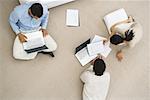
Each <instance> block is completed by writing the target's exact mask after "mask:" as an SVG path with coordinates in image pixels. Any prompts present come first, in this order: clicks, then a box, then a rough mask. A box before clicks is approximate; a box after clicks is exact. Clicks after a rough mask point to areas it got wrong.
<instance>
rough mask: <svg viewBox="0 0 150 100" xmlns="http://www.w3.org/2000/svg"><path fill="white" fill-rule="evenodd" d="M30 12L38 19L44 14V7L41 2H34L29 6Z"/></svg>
mask: <svg viewBox="0 0 150 100" xmlns="http://www.w3.org/2000/svg"><path fill="white" fill-rule="evenodd" d="M29 14H30V16H31V17H33V18H35V19H38V18H40V17H41V16H42V15H43V7H42V5H41V4H40V3H34V4H32V5H31V7H30V8H29Z"/></svg>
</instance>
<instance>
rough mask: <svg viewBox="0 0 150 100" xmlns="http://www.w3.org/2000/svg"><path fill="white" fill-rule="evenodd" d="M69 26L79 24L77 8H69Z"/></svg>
mask: <svg viewBox="0 0 150 100" xmlns="http://www.w3.org/2000/svg"><path fill="white" fill-rule="evenodd" d="M66 25H67V26H76V27H77V26H79V11H78V10H76V9H67V15H66Z"/></svg>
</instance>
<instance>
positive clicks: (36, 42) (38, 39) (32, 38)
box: [23, 31, 47, 53]
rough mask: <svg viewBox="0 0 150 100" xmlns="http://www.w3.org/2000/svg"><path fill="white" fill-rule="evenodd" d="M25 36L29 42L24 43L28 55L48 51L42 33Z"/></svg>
mask: <svg viewBox="0 0 150 100" xmlns="http://www.w3.org/2000/svg"><path fill="white" fill-rule="evenodd" d="M24 35H25V36H26V37H27V42H24V43H23V47H24V50H25V51H26V52H27V53H32V52H37V51H40V50H44V49H47V47H46V46H45V41H44V38H43V33H42V31H37V32H32V33H27V34H24Z"/></svg>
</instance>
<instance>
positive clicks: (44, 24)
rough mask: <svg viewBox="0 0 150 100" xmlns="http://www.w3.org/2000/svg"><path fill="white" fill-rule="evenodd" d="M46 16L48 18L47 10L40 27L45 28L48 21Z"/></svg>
mask: <svg viewBox="0 0 150 100" xmlns="http://www.w3.org/2000/svg"><path fill="white" fill-rule="evenodd" d="M48 18H49V12H48V11H47V13H46V15H45V16H44V17H43V19H42V22H41V28H42V29H46V27H47V23H48Z"/></svg>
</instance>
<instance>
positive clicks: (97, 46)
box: [75, 35, 111, 66]
mask: <svg viewBox="0 0 150 100" xmlns="http://www.w3.org/2000/svg"><path fill="white" fill-rule="evenodd" d="M104 40H106V38H103V37H101V36H98V35H95V37H94V38H93V40H92V42H91V43H90V44H87V46H85V47H84V48H83V49H82V50H80V51H78V52H77V53H76V54H75V56H76V57H77V59H78V60H79V62H80V63H81V65H82V66H84V65H86V64H87V63H89V62H90V61H91V60H93V59H95V58H96V57H97V55H98V54H101V55H102V56H103V57H105V58H106V57H107V56H108V55H109V53H110V52H111V48H110V47H109V45H110V42H107V43H105V45H104V44H103V41H104Z"/></svg>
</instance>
